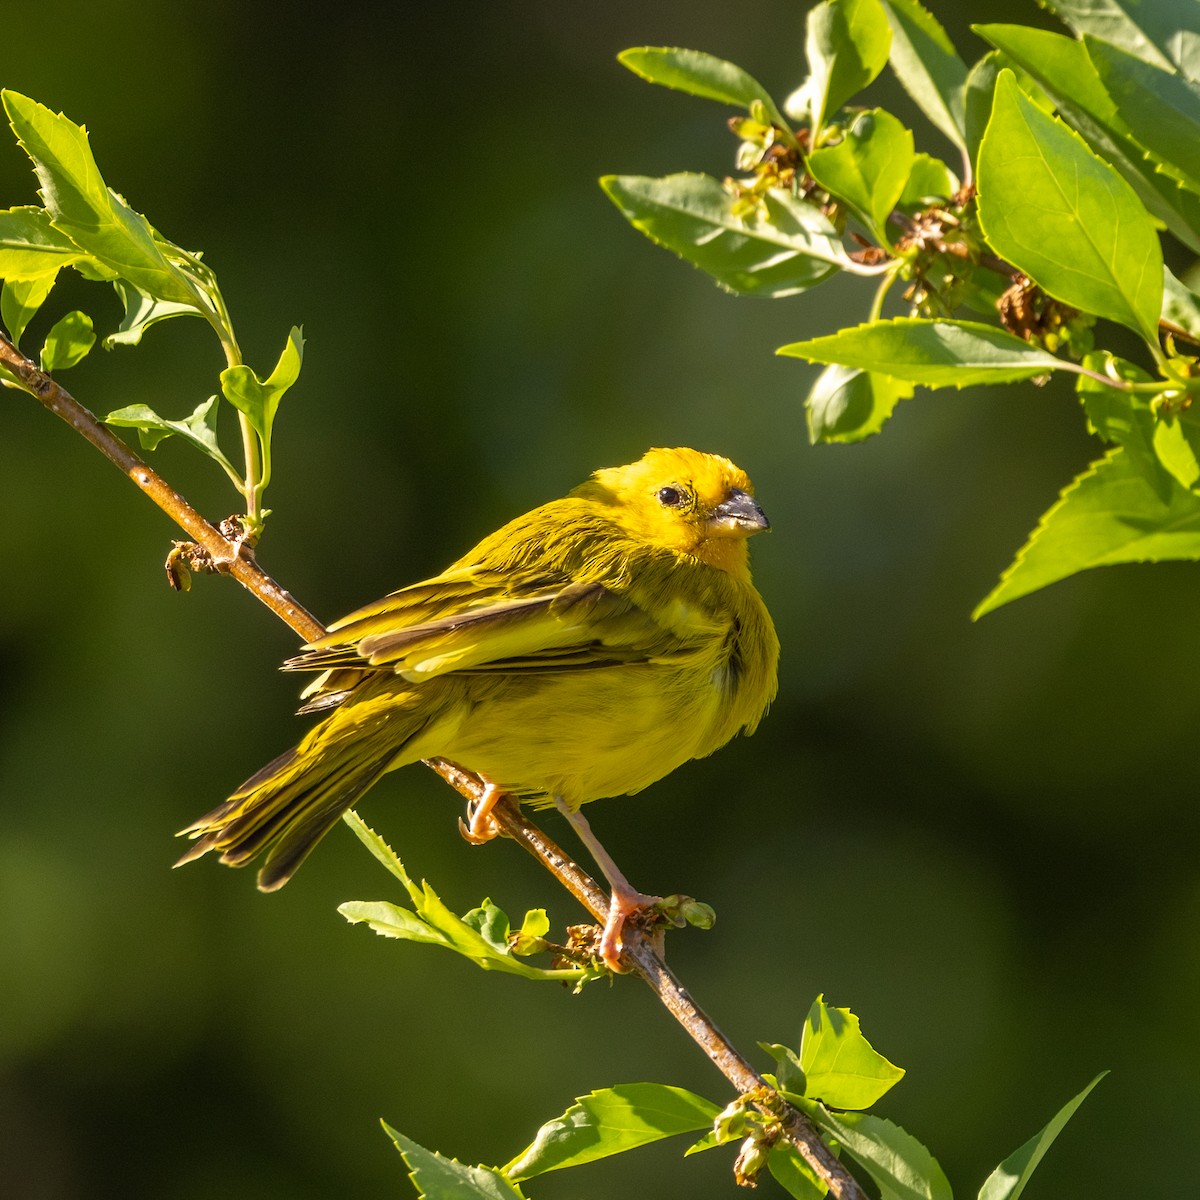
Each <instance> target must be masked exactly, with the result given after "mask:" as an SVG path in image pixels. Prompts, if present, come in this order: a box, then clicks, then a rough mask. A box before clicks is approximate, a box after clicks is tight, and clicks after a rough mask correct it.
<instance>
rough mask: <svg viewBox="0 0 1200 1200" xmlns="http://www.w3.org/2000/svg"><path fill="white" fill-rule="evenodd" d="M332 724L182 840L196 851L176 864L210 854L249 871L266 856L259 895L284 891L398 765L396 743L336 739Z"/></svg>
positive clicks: (334, 719) (320, 728) (252, 780)
mask: <svg viewBox="0 0 1200 1200" xmlns="http://www.w3.org/2000/svg"><path fill="white" fill-rule="evenodd" d="M336 723H338V718H337V717H336V716H335V717H331V718H329V719H327V720H326V721H324V722H322V723H321V725H319V726H317V728H315V729H313V730H312V731H311V732H310V733H309V735H308V737H306V738H305V739H304V740H303V741H302V742H301V743H300V744H299V745H298V746H296V747H295V748H293V749H291V750H288V751H287V752H286V753H285V754H281V755H280V756H279V757H278V758H277V759H275V760H274V761H273V762H269V763H268V764H267V765H266V766H265V767H263V769H262V770H261V771H259V772H258V773H257V774H255V775H252V776H251V777H250V778H249V779H247V780H246V782H245V783H243V784H242V786H241V787H240V788H238V790H237V791H236V792H234V793H233V795H232V796H230V797H229V799H228V800H226V801H225V803H224V804H220V805H218V806H217V807H216V808H214V809H213V810H212V812H210V813H207V814H206V815H205V816H203V817H201V818H200V819H199V820H198V821H196V822H195V823H194V824H192V825H189V826H188V827H187V828H186V829H181V830H180V836H186V837H190V838H193V839H195V844H194V845H193V846H192V847H191V848H190V849H189V850H188V852H187V853H186V854H185V855H183V857H182V858H180V860H179V861H178V862H177V863H176V864H175V865H176V866H177V867H180V866H182V865H183V864H184V863H187V862H192V861H193V860H194V859H197V858H199V857H200V856H201V855H203V854H207V853H208V852H209V851H210V850H215V851H219V852H220V856H221V858H220V861H221V862H223V863H225V864H226V865H227V866H230V867H243V866H245V865H246V864H247V863H248V862H250V861H251V859H254V858H256V857H257V856H258V855H259V854H262V853H265V854H266V860H265V861H264V863H263V865H262V868H261V869H260V870H259V873H258V887H259V890H260V891H263V892H273V891H275V890H276V889H278V888H281V887H283V885H284V884H285V883H287V881H288V880H289V879H290V878H291V877H292V875H293V874H294V873H295V871H296V868H297V867H299V866H300V864H301V863H302V862H303V861H304V859H305V858H307V857H308V854H309V853H310V851H311V850H312V849H313V847H314V846H315V845H316V844H317V842H319V841H320V840H321V838H323V837H324V836H325V834H326V833H328V832H329V830H330V829H332V828H333V826H334V825H336V824H337V822H338V819H339V818H340V817H341V815H342V814H343V813H344V812H345V811H346V810H347V809H349V808H352V807H353V806H354V804H355V803H357V801H358V800H359V798H360V797H361V796H362V794H363V793H364V792H365V791H366V790H367V789H368V788H369V787H370V786H371V785H372V784H373V783H374V782H375V781H376V780H377V779H378V778H379V777H380V776H381V775H382V774H383V773H384V772H385V771H386V770H387V769H388V768H389V767H390V766H392V764H393V763H394V762H395V761H396V759H397V757H398V753H397V752H398V749H399V747H398V746H397V744H396V741H395V739H394V735H393V737H392V738H389V739H387V744H386V745H382V744H378V743H377V744H376V745H372V744H371V743H370V741H364V739H363V738H362V737H361V730H360V731H359V734H360V736H358V737H338V736H337V734H338V733H339V732H341V731H340V730H337V729H336V728H330V727H331V726H335V725H336Z"/></svg>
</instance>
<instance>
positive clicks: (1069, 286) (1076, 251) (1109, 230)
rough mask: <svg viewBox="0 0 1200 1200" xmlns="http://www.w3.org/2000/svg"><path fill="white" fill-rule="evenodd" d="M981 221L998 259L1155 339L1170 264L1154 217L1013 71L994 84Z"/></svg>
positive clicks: (1068, 299) (983, 155)
mask: <svg viewBox="0 0 1200 1200" xmlns="http://www.w3.org/2000/svg"><path fill="white" fill-rule="evenodd" d="M979 220H980V223H981V225H982V226H983V229H984V232H985V233H986V234H987V237H988V240H989V241H990V243H991V245H992V248H993V249H994V250H995V252H996V253H997V254H999V255H1001V256H1002V257H1003V258H1004V259H1006V260H1007V261H1008V262H1011V263H1012V264H1013V265H1014V266H1016V267H1018V268H1020V269H1021V270H1022V271H1024V272H1025V273H1026V274H1027V275H1028V276H1029V277H1030V278H1031V279H1033V280H1034V281H1035V282H1036V283H1038V284H1039V285H1040V286H1041V287H1042V288H1043V289H1044V290H1045V291H1046V292H1048V293H1049V294H1050V295H1051V296H1053V297H1054V298H1055V299H1057V300H1061V301H1062V302H1063V303H1065V304H1069V305H1072V306H1073V307H1075V308H1078V309H1080V310H1082V311H1084V312H1092V313H1096V314H1098V315H1099V316H1103V317H1108V318H1109V319H1110V320H1113V321H1119V322H1121V323H1122V324H1124V325H1128V326H1130V327H1131V328H1132V329H1134V330H1136V331H1137V332H1138V333H1140V334H1142V336H1143V337H1145V338H1147V339H1148V340H1153V339H1154V337H1155V330H1156V329H1157V326H1158V318H1159V314H1160V313H1161V311H1162V293H1163V265H1162V250H1161V248H1160V246H1159V242H1158V234H1157V232H1156V230H1155V228H1154V221H1153V219H1152V218H1151V217H1150V215H1149V214H1148V213H1147V212H1146V210H1145V208H1144V207H1143V206H1142V204H1141V202H1140V201H1139V200H1138V198H1137V196H1136V194H1135V193H1134V191H1133V189H1132V188H1131V187H1130V186H1129V184H1127V183H1126V182H1125V180H1124V179H1122V178H1121V176H1120V175H1118V174H1117V172H1116V171H1114V170H1113V168H1112V167H1110V166H1109V165H1108V164H1107V163H1106V162H1104V161H1103V160H1102V159H1100V158H1099V157H1097V156H1096V155H1095V154H1093V153H1092V151H1091V150H1090V149H1088V147H1087V145H1086V144H1085V143H1084V141H1083V139H1082V138H1080V137H1079V135H1078V134H1076V133H1075V132H1074V131H1073V130H1071V129H1069V128H1068V127H1067V126H1066V125H1064V124H1063V123H1062V122H1061V121H1059V120H1057V119H1056V118H1054V117H1051V116H1048V115H1047V114H1046V113H1044V112H1042V111H1041V109H1039V108H1038V107H1037V105H1035V104H1033V103H1032V101H1030V100H1029V99H1028V98H1027V97H1025V96H1024V95H1023V94H1022V93H1021V91H1020V89H1019V88H1018V87H1017V85H1016V82H1015V81H1014V79H1013V76H1012V73H1011V72H1009V71H1003V72H1001V74H1000V76H999V78H998V79H997V81H996V93H995V102H994V105H993V108H992V119H991V121H990V122H989V123H988V128H987V132H986V133H985V134H984V137H983V143H982V145H981V146H980V148H979Z"/></svg>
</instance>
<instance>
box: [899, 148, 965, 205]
mask: <svg viewBox="0 0 1200 1200" xmlns="http://www.w3.org/2000/svg"><path fill="white" fill-rule="evenodd" d="M958 188H959V182H958V178H957V177H956V176H955V174H954V172H953V171H951V170H950V168H949V167H948V166H946V164H945V163H944V162H942V160H941V159H940V158H934V157H933V155H932V154H926V153H924V152H923V151H922V152H921V153H918V154H917V155H916V156H915V157H914V158H913V161H912V169H911V170H910V171H909V173H908V179H907V180H906V181H905V184H904V191H903V192H902V193H901V196H900V207H901V208H905V209H915V208H925V207H926V206H927V205H929V204H932V203H935V202H937V201H940V200H948V199H949V198H950V197H951V196H953V195H954V193H955V192H957V191H958Z"/></svg>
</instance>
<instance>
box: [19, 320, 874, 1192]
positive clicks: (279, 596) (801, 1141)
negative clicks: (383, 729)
mask: <svg viewBox="0 0 1200 1200" xmlns="http://www.w3.org/2000/svg"><path fill="white" fill-rule="evenodd" d="M0 364H3V366H4V367H6V368H7V369H8V370H9V371H10V372H11V373H12V374H13V376H15V378H16V379H17V380H19V381H20V385H21V387H22V388H23V389H24V390H25V391H27V392H28V393H29V394H30V395H31V396H33V397H34V399H36V400H38V401H39V402H40V403H41V404H42V405H44V406H45V407H46V408H48V409H49V410H50V411H51V412H52V413H54V415H55V416H57V417H59V418H60V419H61V420H63V421H65V422H66V423H67V424H68V425H70V426H71V428H72V429H74V430H75V431H76V433H78V434H80V435H81V436H83V437H84V438H86V439H87V440H88V441H89V442H90V443H91V444H92V445H93V446H95V448H96V449H97V450H99V451H100V453H101V454H103V455H104V456H105V458H107V459H108V460H109V461H110V462H111V463H113V465H114V466H116V467H117V469H118V470H120V471H121V472H122V473H123V474H124V475H126V476H127V477H128V478H129V479H131V480H132V481H133V483H134V484H135V485H136V486H137V487H138V488H140V489H141V490H142V491H143V492H144V493H145V494H146V495H147V496H148V497H149V498H150V499H151V500H152V501H154V503H155V504H157V505H158V507H159V508H161V509H162V510H163V512H165V513H166V514H167V515H168V516H169V517H170V518H171V519H172V520H173V521H175V523H176V524H177V525H179V526H180V527H181V528H182V529H183V530H184V531H185V532H186V533H187V534H188V536H189V537H190V538H192V539H193V540H194V541H195V542H196V543H197V544H198V545H199V546H201V547H202V548H203V550H204V551H205V552H206V553H207V555H208V557H209V560H210V561H211V563H212V565H213V567H214V568H215V569H216V570H217V571H218V572H220V573H222V574H227V575H231V576H232V577H233V578H234V579H236V580H237V581H238V583H240V584H241V585H242V586H243V587H244V588H246V589H247V590H248V591H249V592H251V593H252V594H253V595H254V596H255V597H256V598H257V599H258V600H260V601H261V602H262V603H263V604H265V605H266V606H267V607H268V608H269V609H270V610H271V611H272V612H273V613H275V615H276V616H278V617H279V618H280V620H282V621H283V622H284V623H285V624H286V625H288V626H289V627H290V628H291V629H292V630H294V631H295V632H296V633H297V634H298V635H299V636H300V637H301V638H303V639H304V641H306V642H311V641H314V640H315V639H316V638H318V637H320V636H321V635H322V634H323V633H324V632H325V629H324V627H323V626H322V625H321V623H320V622H319V621H318V620H317V619H316V617H314V616H313V615H312V614H311V613H310V612H308V611H307V610H306V609H305V608H304V607H302V606H301V605H300V604H299V603H298V602H297V601H296V600H295V598H294V597H293V596H292V595H291V594H290V593H289V592H287V591H286V590H284V589H283V588H282V587H280V586H279V584H278V583H276V582H275V580H274V579H272V578H271V577H270V576H269V575H268V574H267V573H266V572H265V571H263V570H262V568H261V567H259V565H258V563H257V561H256V560H255V556H254V551H253V550H252V549H251V547H250V546H248V545H246V543H245V542H244V541H240V540H238V539H230V538H227V537H225V536H224V535H223V534H222V533H221V531H220V530H218V529H217V528H216V527H215V526H213V525H212V524H211V523H210V522H209V521H207V520H206V519H205V518H204V517H203V516H201V515H200V513H198V512H197V511H196V510H195V509H194V508H193V507H192V506H191V505H190V504H189V503H188V502H187V501H186V500H185V499H184V498H183V496H181V495H180V494H179V493H178V492H177V491H175V489H174V488H173V487H171V486H170V484H168V483H167V482H166V480H164V479H163V478H162V476H160V475H159V474H158V473H157V472H156V471H155V470H153V469H152V468H151V467H149V466H147V465H146V463H145V462H144V461H143V460H142V458H141V457H140V456H139V455H138V454H136V453H134V451H133V450H132V449H131V448H130V447H129V446H127V445H126V444H125V443H124V442H123V441H121V439H120V438H118V437H117V436H116V435H115V434H113V433H112V431H111V430H110V429H108V428H107V427H106V426H105V425H104V424H103V423H102V422H100V421H99V420H98V419H97V418H96V416H95V415H94V414H93V413H91V412H90V411H89V410H88V409H87V408H85V407H84V406H83V405H82V404H80V403H79V402H78V401H77V400H76V399H75V398H74V397H73V396H72V395H71V394H70V393H69V392H67V391H66V390H65V389H64V388H62V387H61V386H60V385H59V384H58V383H57V382H56V381H55V380H54V379H53V378H52V377H51V376H49V375H47V374H46V372H44V371H42V370H41V369H40V368H39V367H38V366H37V365H36V364H35V363H33V362H32V361H31V360H30V359H28V358H26V357H25V356H24V355H23V354H22V353H21V352H20V351H19V350H17V349H16V347H15V346H13V344H12V342H11V341H9V340H8V338H6V337H5V336H4V335H3V334H0ZM426 765H427V766H429V767H430V768H431V769H433V770H434V771H436V772H437V773H438V774H439V775H440V776H441V777H442V779H444V780H445V781H446V782H447V783H448V784H449V785H450V786H451V787H453V788H454V789H455V790H456V791H458V792H459V793H460V794H461V795H463V796H465V797H466V798H467V799H469V800H477V799H478V798H479V795H480V792H481V790H482V789H481V785H480V783H479V781H478V780H477V779H476V778H475V777H474V776H472V775H470V774H469V773H468V772H465V771H462V770H460V769H459V768H458V767H456V766H454V765H453V764H451V763H448V762H445V761H444V760H442V759H432V760H430V761H429V762H428V763H427V764H426ZM495 815H496V818H497V820H498V821H499V822H500V825H501V828H502V829H503V830H504V832H505V834H507V835H508V836H509V837H511V838H512V839H513V840H514V841H516V842H518V843H519V844H520V845H521V846H523V847H524V848H525V849H526V850H527V851H528V852H529V853H530V854H532V855H533V856H534V858H536V859H537V860H538V861H539V862H540V863H541V864H542V866H543V867H545V868H546V870H547V871H549V872H550V873H551V874H552V875H553V876H554V877H555V878H556V879H557V880H558V881H559V883H561V884H562V886H563V887H564V888H566V890H567V891H569V892H570V893H571V894H572V895H573V896H574V897H575V898H576V899H577V900H578V901H579V902H580V903H581V904H582V905H583V906H584V907H585V908H586V909H587V910H588V911H589V912H590V913H591V914H592V915H593V916H594V917H596V918H598V919H599V920H600V921H603V920H604V919H605V917H606V915H607V913H608V895H607V893H606V892H605V891H604V890H603V889H602V888H600V887H599V885H598V884H597V883H596V882H595V880H593V879H592V878H591V877H590V876H589V875H588V874H587V873H586V872H585V871H583V870H582V869H581V868H580V867H579V865H578V864H577V863H576V862H575V861H574V860H573V859H571V858H570V857H569V856H568V855H567V854H565V853H564V852H563V850H562V849H561V848H560V847H559V846H558V845H556V844H555V843H554V842H553V841H552V840H551V839H550V838H548V837H547V836H546V835H545V834H544V833H543V832H542V831H541V830H540V829H539V828H538V827H537V826H536V825H535V824H534V823H533V822H532V821H530V820H529V819H528V817H526V816H525V815H524V813H522V812H521V810H520V808H519V807H518V806H517V805H515V804H513V803H511V802H508V801H505V802H504V803H502V804H500V805H498V806H497V808H496V814H495ZM623 942H624V957H625V959H626V960H627V961H628V962H629V963H630V964H631V965H632V967H633V969H634V970H635V971H636V972H637V974H639V975H640V976H641V977H642V979H643V980H645V982H646V983H647V984H648V985H649V986H650V988H651V989H652V990H653V991H654V993H655V995H657V996H658V998H659V1000H660V1002H661V1003H662V1004H663V1006H664V1007H665V1008H666V1009H667V1011H668V1012H670V1013H671V1015H672V1016H673V1017H674V1018H675V1019H676V1020H677V1021H678V1022H679V1023H680V1024H681V1025H682V1026H683V1028H684V1029H685V1030H686V1031H687V1033H688V1035H689V1036H690V1037H691V1038H692V1040H693V1041H694V1042H695V1043H696V1044H697V1045H698V1046H699V1047H700V1048H701V1049H702V1050H703V1051H704V1053H705V1054H707V1055H708V1057H709V1058H710V1059H711V1060H712V1062H713V1063H714V1064H715V1065H716V1067H717V1068H718V1070H720V1071H721V1073H722V1074H723V1075H724V1076H725V1077H726V1079H728V1080H729V1081H730V1083H732V1084H733V1086H734V1087H735V1088H737V1090H738V1092H739V1093H740V1094H741V1095H754V1096H764V1097H765V1096H768V1095H769V1094H770V1089H769V1088H768V1086H767V1084H766V1082H765V1081H764V1080H763V1078H762V1077H761V1076H760V1075H759V1074H758V1073H757V1072H756V1071H755V1070H754V1068H753V1067H752V1066H751V1065H750V1063H749V1062H747V1060H746V1059H745V1058H744V1057H743V1056H742V1055H741V1054H740V1053H739V1052H738V1050H737V1049H736V1048H735V1047H734V1046H733V1044H732V1043H731V1042H730V1041H729V1039H728V1038H726V1037H725V1035H724V1034H723V1033H721V1031H720V1030H719V1029H718V1028H717V1027H716V1025H715V1024H714V1023H713V1021H712V1020H711V1019H710V1018H709V1017H708V1016H707V1015H706V1014H705V1013H704V1011H703V1010H702V1009H701V1008H700V1007H699V1005H697V1004H696V1002H695V1001H694V1000H693V999H692V998H691V996H690V995H689V994H688V992H687V989H686V988H685V987H684V986H683V985H682V984H681V983H680V982H679V980H678V979H677V978H676V976H675V975H674V973H673V972H672V971H671V970H670V968H669V967H668V966H667V964H666V962H665V960H664V959H663V957H662V954H661V952H660V950H659V949H658V948H657V946H656V945H655V942H654V939H653V938H652V937H651V936H649V935H648V934H647V933H645V932H644V931H643V930H641V929H639V928H636V927H635V926H633V925H630V926H627V927H626V931H625V934H624V936H623ZM756 1103H758V1102H756ZM758 1107H759V1108H760V1109H761V1111H762V1112H763V1113H764V1114H766V1115H768V1116H771V1117H776V1118H780V1117H781V1114H782V1117H781V1123H782V1125H783V1128H784V1133H785V1136H787V1138H788V1139H789V1140H790V1141H791V1142H792V1143H793V1145H795V1146H796V1148H797V1149H798V1150H799V1152H800V1153H801V1154H802V1155H803V1156H804V1158H805V1159H806V1161H807V1162H808V1163H809V1164H810V1166H812V1168H813V1170H814V1171H816V1172H817V1174H818V1176H819V1177H820V1178H821V1179H823V1180H824V1181H825V1183H826V1184H827V1185H828V1187H829V1191H830V1193H831V1194H832V1195H833V1196H834V1197H836V1198H837V1200H864V1196H863V1193H862V1191H861V1189H860V1188H859V1186H858V1184H857V1182H856V1181H855V1180H854V1178H853V1176H851V1175H850V1174H849V1172H847V1170H846V1168H845V1167H843V1166H842V1164H841V1163H840V1162H839V1161H838V1159H837V1157H836V1156H835V1155H834V1154H833V1152H832V1151H831V1150H830V1149H829V1147H828V1146H827V1145H826V1144H825V1142H824V1141H823V1140H822V1138H821V1135H820V1133H819V1132H818V1130H817V1128H816V1127H815V1126H814V1125H813V1124H812V1122H811V1121H810V1120H809V1119H808V1117H806V1116H805V1115H804V1114H803V1113H801V1112H799V1111H798V1110H796V1109H794V1108H792V1107H791V1106H788V1105H783V1106H782V1108H781V1107H780V1105H779V1104H778V1103H776V1104H768V1103H767V1102H766V1101H763V1102H761V1103H758Z"/></svg>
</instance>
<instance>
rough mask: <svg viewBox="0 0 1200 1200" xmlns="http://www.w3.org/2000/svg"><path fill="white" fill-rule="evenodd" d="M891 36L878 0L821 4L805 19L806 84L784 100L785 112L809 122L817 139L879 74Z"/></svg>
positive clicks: (836, 0)
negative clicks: (833, 116)
mask: <svg viewBox="0 0 1200 1200" xmlns="http://www.w3.org/2000/svg"><path fill="white" fill-rule="evenodd" d="M891 42H892V35H891V31H890V30H889V28H888V22H887V17H886V16H885V15H884V12H883V8H882V6H881V5H880V3H879V0H824V3H822V4H818V5H816V6H815V7H814V8H811V9H809V11H808V16H807V18H806V19H805V42H804V46H805V53H806V55H807V57H808V70H809V76H808V79H807V80H806V81H805V82H804V83H803V84H802V85H801V86H800V87H799V88H798V89H797V90H796V91H795V92H793V93H792V95H791V96H789V97H788V99H787V101H786V102H785V104H784V108H785V109H786V111H787V112H789V113H791V114H792V115H793V116H795V117H796V119H797V120H801V119H803V118H804V117H807V118H808V119H809V122H810V124H811V126H812V129H813V133H814V135H819V134H820V132H821V129H822V127H823V126H824V125H825V123H826V120H827V118H828V117H829V115H830V114H832V113H836V112H837V111H838V109H839V108H841V107H842V105H843V104H845V103H846V101H847V100H849V99H850V98H851V97H852V96H855V95H857V94H858V93H859V92H861V91H862V90H863V88H865V87H866V86H867V84H869V83H870V82H871V81H872V80H873V79H874V78H875V77H876V76H877V75H878V74H879V72H880V71H882V70H883V68H884V66H885V65H886V63H887V60H888V50H889V48H890V46H891Z"/></svg>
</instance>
